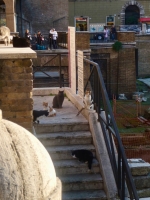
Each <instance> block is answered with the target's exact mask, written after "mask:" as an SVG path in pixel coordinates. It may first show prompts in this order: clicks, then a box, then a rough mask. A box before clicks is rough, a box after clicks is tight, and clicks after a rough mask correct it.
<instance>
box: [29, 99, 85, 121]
mask: <svg viewBox="0 0 150 200" xmlns="http://www.w3.org/2000/svg"><path fill="white" fill-rule="evenodd" d="M53 98H54V96H33V101H34V104H33V109H34V110H43V102H44V101H45V102H49V105H50V106H52V101H53ZM55 110H56V116H54V117H45V116H42V117H40V118H39V119H40V123H41V124H52V123H73V122H76V123H77V122H80V123H81V122H83V123H84V122H87V120H86V119H85V118H84V116H83V115H82V114H80V115H78V116H76V115H77V113H78V109H77V108H76V107H75V105H74V104H72V102H71V101H70V100H68V99H67V98H65V99H64V102H63V106H62V108H61V109H58V108H55Z"/></svg>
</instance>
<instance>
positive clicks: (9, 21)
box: [4, 0, 16, 32]
mask: <svg viewBox="0 0 150 200" xmlns="http://www.w3.org/2000/svg"><path fill="white" fill-rule="evenodd" d="M4 2H5V5H6V26H7V27H9V28H10V31H11V32H16V16H15V9H14V6H15V2H14V0H4Z"/></svg>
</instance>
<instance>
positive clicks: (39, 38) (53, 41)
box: [25, 28, 58, 49]
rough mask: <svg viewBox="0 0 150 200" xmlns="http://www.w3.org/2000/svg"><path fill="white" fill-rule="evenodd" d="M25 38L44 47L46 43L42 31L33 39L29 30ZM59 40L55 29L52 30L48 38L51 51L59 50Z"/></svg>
mask: <svg viewBox="0 0 150 200" xmlns="http://www.w3.org/2000/svg"><path fill="white" fill-rule="evenodd" d="M25 38H27V39H28V40H33V43H36V44H38V45H42V43H43V41H44V37H43V35H42V34H41V32H40V31H38V32H37V34H34V37H33V38H32V37H31V34H30V33H29V30H28V29H27V30H26V31H25ZM57 38H58V33H57V31H56V30H55V29H54V28H52V29H51V30H50V31H49V36H48V39H49V48H50V49H52V47H53V49H57Z"/></svg>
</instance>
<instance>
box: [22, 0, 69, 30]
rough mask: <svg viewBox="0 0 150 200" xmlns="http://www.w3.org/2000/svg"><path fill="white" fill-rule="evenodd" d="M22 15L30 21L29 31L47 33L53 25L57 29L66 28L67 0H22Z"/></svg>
mask: <svg viewBox="0 0 150 200" xmlns="http://www.w3.org/2000/svg"><path fill="white" fill-rule="evenodd" d="M22 13H23V17H24V18H25V19H27V20H28V21H29V22H30V27H31V32H32V33H36V32H37V31H38V30H40V31H41V32H42V33H43V34H46V33H49V30H50V29H51V28H53V27H55V28H56V30H58V31H66V30H67V29H68V1H67V0H57V1H53V0H42V1H41V0H26V1H22Z"/></svg>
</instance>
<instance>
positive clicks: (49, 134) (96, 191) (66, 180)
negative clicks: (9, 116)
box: [34, 110, 107, 200]
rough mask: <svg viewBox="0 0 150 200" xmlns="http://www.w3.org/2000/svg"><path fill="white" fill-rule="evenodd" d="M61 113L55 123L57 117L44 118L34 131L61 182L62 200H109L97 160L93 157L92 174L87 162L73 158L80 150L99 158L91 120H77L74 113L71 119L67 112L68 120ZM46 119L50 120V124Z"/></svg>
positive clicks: (81, 118) (80, 117)
mask: <svg viewBox="0 0 150 200" xmlns="http://www.w3.org/2000/svg"><path fill="white" fill-rule="evenodd" d="M58 112H61V111H59V110H58V111H57V115H56V117H57V116H58V119H57V120H56V121H55V122H54V120H55V119H56V118H43V121H42V119H41V120H40V124H35V126H34V128H35V132H36V134H37V138H38V139H39V140H40V141H41V142H42V143H43V145H44V146H45V148H46V149H47V151H48V152H49V154H50V156H51V158H52V161H53V164H54V167H55V171H56V175H57V177H59V179H60V180H61V182H62V200H75V199H76V200H85V199H86V200H98V199H99V200H102V199H107V198H106V194H105V192H104V182H103V179H102V177H101V173H100V167H99V163H98V161H97V159H96V158H94V160H93V163H92V170H91V172H89V170H88V164H87V163H81V162H79V161H78V159H76V158H73V157H72V151H73V150H78V149H87V150H90V151H92V152H93V155H94V157H95V155H96V152H95V147H94V145H93V139H92V135H91V133H90V131H89V123H88V121H86V119H83V116H82V115H80V116H79V117H76V114H75V115H74V114H73V115H72V117H71V116H70V115H69V116H68V113H67V116H68V119H65V115H63V114H61V113H58ZM65 112H66V111H65ZM76 113H77V112H76ZM60 115H61V116H62V117H61V118H59V117H60ZM46 120H49V121H48V123H46ZM69 120H70V121H69Z"/></svg>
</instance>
